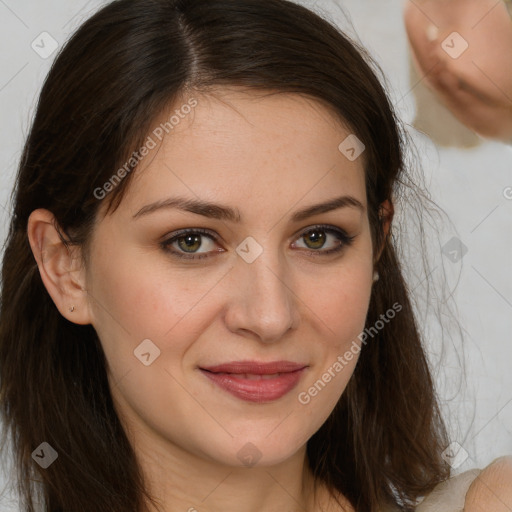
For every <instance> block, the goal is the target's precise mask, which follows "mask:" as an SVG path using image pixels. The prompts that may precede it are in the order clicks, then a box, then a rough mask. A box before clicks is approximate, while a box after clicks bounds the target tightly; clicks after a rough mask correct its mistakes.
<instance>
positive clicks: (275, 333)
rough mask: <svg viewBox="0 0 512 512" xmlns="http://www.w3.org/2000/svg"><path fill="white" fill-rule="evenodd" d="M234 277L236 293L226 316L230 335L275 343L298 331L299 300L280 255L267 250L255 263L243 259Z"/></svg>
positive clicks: (238, 264)
mask: <svg viewBox="0 0 512 512" xmlns="http://www.w3.org/2000/svg"><path fill="white" fill-rule="evenodd" d="M230 274H231V279H232V290H233V292H232V294H231V298H230V301H229V306H228V308H227V311H226V314H225V322H226V325H227V327H228V328H229V330H230V331H232V332H235V333H238V334H242V333H243V335H244V336H248V335H250V336H253V337H255V338H257V339H259V340H260V341H262V342H264V343H272V342H274V341H278V340H280V339H282V338H283V337H284V336H285V335H286V334H287V332H288V331H289V330H292V329H296V328H297V326H298V324H299V321H300V316H299V311H298V308H297V304H298V297H297V295H296V292H295V290H294V283H293V282H292V280H291V278H290V272H289V271H288V270H287V268H286V263H285V262H284V261H283V260H282V259H281V260H280V258H279V256H278V254H277V251H276V252H274V253H271V251H270V250H264V251H263V252H262V254H260V255H259V256H258V257H257V258H256V259H255V260H254V261H253V262H252V263H248V262H247V261H245V260H244V259H243V258H240V257H239V258H237V261H236V263H235V268H234V269H233V270H232V271H231V273H230Z"/></svg>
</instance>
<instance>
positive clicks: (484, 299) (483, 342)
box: [0, 0, 512, 512]
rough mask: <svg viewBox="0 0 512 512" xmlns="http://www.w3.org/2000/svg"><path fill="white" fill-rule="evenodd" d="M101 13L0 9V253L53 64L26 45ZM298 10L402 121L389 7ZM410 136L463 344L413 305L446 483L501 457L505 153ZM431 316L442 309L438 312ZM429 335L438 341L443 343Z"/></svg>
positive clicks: (507, 355)
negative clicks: (445, 431) (443, 425)
mask: <svg viewBox="0 0 512 512" xmlns="http://www.w3.org/2000/svg"><path fill="white" fill-rule="evenodd" d="M105 3H106V2H102V1H99V0H91V1H88V2H87V1H86V0H46V1H44V2H41V1H40V0H0V40H1V48H2V51H1V66H0V109H1V110H0V111H1V120H0V138H1V141H2V144H1V145H0V168H1V174H0V176H1V179H0V238H1V240H2V244H3V242H4V240H5V236H6V232H7V225H8V219H9V212H10V208H11V205H10V202H9V195H10V191H11V188H12V185H13V179H14V175H15V172H16V169H17V165H18V163H19V158H20V153H21V148H22V144H23V141H24V138H25V137H26V134H27V132H28V129H29V126H30V122H31V118H32V115H33V112H34V108H35V105H36V100H37V95H38V93H39V90H40V87H41V85H42V82H43V79H44V77H45V75H46V73H47V72H48V70H49V67H50V65H51V62H52V59H53V58H54V57H55V53H53V54H52V55H50V56H49V57H47V58H43V57H41V56H40V55H39V54H38V53H36V51H34V49H33V47H32V43H33V41H34V40H36V41H37V40H40V39H38V38H40V37H47V36H41V34H42V33H43V32H47V33H48V34H50V35H51V37H52V38H53V39H55V41H56V42H57V44H58V45H59V47H60V46H61V45H62V44H63V42H64V41H66V39H67V38H68V37H69V35H70V34H71V32H72V31H73V30H74V29H76V28H77V27H78V25H79V24H80V23H81V22H82V21H84V20H85V19H86V18H87V17H89V16H90V14H92V12H94V11H95V10H97V8H98V7H99V6H101V5H104V4H105ZM301 3H303V4H304V5H307V6H310V7H312V8H314V9H316V10H317V11H320V12H324V13H325V15H326V16H329V17H330V18H331V19H332V20H333V21H335V22H336V23H338V24H339V25H340V26H341V27H342V28H344V29H345V30H346V31H347V32H348V33H349V34H350V35H352V36H354V37H357V38H359V40H360V41H361V42H362V43H363V44H364V45H365V46H366V48H367V49H368V50H369V51H370V53H371V54H372V55H373V57H374V58H375V59H376V60H377V62H378V63H379V64H380V66H381V67H382V69H383V71H384V73H385V75H386V77H387V80H388V90H389V94H390V95H391V98H392V101H393V103H394V105H395V107H396V109H397V111H398V113H399V115H400V117H401V119H402V120H403V121H404V123H406V124H408V123H411V122H412V120H413V118H414V113H415V103H414V94H413V93H412V89H413V86H412V85H411V83H410V80H409V59H408V49H407V40H406V36H405V31H404V27H403V22H402V17H401V12H402V2H401V0H339V1H338V2H336V1H334V0H332V1H331V0H316V1H313V0H311V1H306V0H303V1H301ZM346 15H348V17H349V19H347V18H346ZM411 134H412V136H413V138H414V140H415V143H416V146H417V148H418V151H417V153H418V155H419V159H420V162H419V163H420V164H421V166H422V168H423V173H424V176H425V182H426V184H427V186H428V190H429V191H430V193H431V194H432V198H433V199H434V200H435V201H436V203H437V204H438V205H439V206H440V207H442V208H443V209H444V211H445V212H446V213H447V214H448V215H449V219H450V221H451V222H448V223H445V224H443V223H440V224H439V225H436V226H435V227H436V229H437V232H433V231H432V230H427V234H428V237H429V239H430V247H431V256H430V258H431V260H430V263H429V266H428V269H427V270H428V273H429V274H431V277H432V278H433V279H434V280H435V281H436V282H437V283H441V284H443V283H444V284H445V285H446V288H447V290H448V293H449V294H451V296H452V300H453V302H454V305H455V306H456V308H457V310H458V311H457V315H458V320H459V324H460V326H461V328H462V331H463V336H464V338H463V340H461V339H459V338H458V337H457V336H456V330H452V331H450V330H448V331H441V329H440V328H439V327H438V326H437V324H436V319H435V317H434V316H432V314H430V313H428V312H427V313H425V314H423V313H421V304H423V303H422V299H421V298H418V304H419V306H418V307H419V310H418V311H419V316H420V320H421V323H422V329H423V330H424V332H425V335H426V343H427V348H428V350H429V357H430V358H431V362H432V366H433V369H434V374H435V376H436V381H437V383H438V388H439V395H440V398H441V402H442V406H443V412H444V413H445V415H446V418H447V422H448V424H449V427H450V432H451V438H452V441H453V442H456V443H458V445H456V446H459V445H460V446H462V448H463V449H464V450H465V453H467V457H466V459H465V460H464V462H463V463H462V464H460V465H457V467H456V468H454V469H455V473H458V472H461V471H465V470H467V469H470V468H472V467H483V466H485V465H487V464H489V463H490V462H491V461H492V460H493V459H494V458H496V457H498V456H500V455H504V454H512V371H511V363H512V336H511V333H512V270H511V262H512V200H511V199H507V197H506V196H507V194H505V193H504V191H505V190H507V187H511V186H512V147H508V146H506V145H504V144H500V143H495V142H489V141H482V143H481V144H480V145H479V146H478V147H476V148H473V149H466V150H463V149H457V148H439V147H436V146H435V145H434V144H433V143H432V142H431V141H430V139H429V138H428V137H426V136H424V135H420V134H418V133H414V131H413V130H411ZM508 197H510V194H509V195H508ZM407 217H408V215H405V214H404V213H403V212H402V213H401V212H398V216H397V220H396V222H397V224H400V223H402V222H403V223H404V225H406V220H407ZM454 237H455V238H456V247H461V245H460V244H461V243H462V244H464V246H465V248H466V251H465V253H464V255H463V257H462V258H460V259H459V260H458V261H456V262H454V261H451V260H450V258H449V257H448V256H449V254H447V253H448V252H449V251H447V250H446V249H445V250H444V251H443V247H444V246H445V244H446V243H448V242H449V241H450V240H451V239H452V238H454ZM459 241H460V242H459ZM451 243H452V244H453V243H454V242H453V241H452V242H451ZM410 244H411V246H410V247H407V250H406V252H407V253H410V254H411V260H412V261H409V262H408V263H407V265H408V267H407V268H409V269H411V270H410V271H409V274H408V275H409V276H410V281H412V282H411V283H410V287H411V289H413V290H416V292H418V293H420V292H421V291H422V290H423V289H424V286H423V285H422V283H423V281H422V280H421V277H418V276H420V274H419V273H418V272H416V270H415V265H418V261H419V260H420V259H421V251H416V253H415V252H414V247H413V246H414V238H411V241H410ZM457 244H458V245H457ZM447 247H450V246H449V245H448V246H447ZM455 259H457V258H455ZM418 268H419V266H418ZM414 279H418V281H417V282H414ZM434 298H435V297H434ZM437 306H439V307H440V309H441V310H443V308H444V306H443V304H442V303H438V304H437ZM433 307H434V308H435V307H436V305H434V306H433ZM432 310H433V309H432V308H431V311H432ZM441 332H445V336H444V337H441ZM447 333H448V334H447ZM34 448H35V447H34ZM3 462H4V464H5V466H6V469H5V472H6V475H5V476H4V480H3V481H1V480H0V484H1V487H0V490H3V492H2V493H0V497H1V500H0V512H15V511H17V510H18V508H17V506H16V500H15V498H13V496H12V494H10V492H9V488H8V485H7V475H9V474H11V469H10V468H9V466H8V461H7V460H4V461H3Z"/></svg>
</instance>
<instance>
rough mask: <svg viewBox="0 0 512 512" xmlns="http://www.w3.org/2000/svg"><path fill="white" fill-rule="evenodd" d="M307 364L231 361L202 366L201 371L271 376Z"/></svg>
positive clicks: (300, 367) (297, 368) (298, 368)
mask: <svg viewBox="0 0 512 512" xmlns="http://www.w3.org/2000/svg"><path fill="white" fill-rule="evenodd" d="M306 366H307V364H303V363H294V362H293V361H270V362H268V363H264V362H259V361H231V362H230V363H223V364H217V365H215V366H202V367H201V369H202V370H207V371H209V372H213V373H240V374H246V373H249V374H251V375H271V374H273V373H289V372H294V371H297V370H301V369H302V368H305V367H306Z"/></svg>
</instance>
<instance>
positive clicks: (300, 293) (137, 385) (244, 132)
mask: <svg viewBox="0 0 512 512" xmlns="http://www.w3.org/2000/svg"><path fill="white" fill-rule="evenodd" d="M194 97H195V98H196V99H197V100H198V105H197V107H196V108H195V109H194V111H193V114H190V115H189V116H187V117H185V118H184V119H182V120H181V121H180V123H179V124H178V125H177V126H176V127H175V128H174V129H173V131H172V136H169V137H166V138H164V140H163V142H162V143H161V144H159V146H158V148H156V149H154V150H152V151H151V153H150V155H148V156H147V157H146V158H145V159H144V160H143V162H142V164H141V168H140V169H138V170H137V172H136V174H135V176H134V181H133V182H132V183H131V184H130V187H129V188H128V191H127V194H126V195H125V197H124V198H123V201H122V202H121V205H120V207H119V208H118V210H117V211H116V212H115V213H114V214H113V215H110V216H107V217H105V218H103V216H100V217H99V219H100V220H98V222H97V224H96V226H95V228H94V233H93V239H92V244H91V253H90V260H89V265H88V267H87V268H85V267H83V266H82V265H81V264H80V253H79V250H78V249H76V248H73V249H70V250H69V251H68V250H67V249H66V248H65V247H64V246H63V245H62V244H61V242H60V240H59V238H58V235H57V232H56V230H55V227H54V225H53V224H52V219H53V216H52V214H51V212H49V211H47V210H42V209H40V210H35V211H34V212H33V213H32V214H31V216H30V219H29V223H28V235H29V240H30V244H31V247H32V250H33V252H34V255H35V257H36V260H37V262H38V266H39V270H40V273H41V277H42V280H43V282H44V284H45V286H46V288H47V290H48V292H49V294H50V295H51V297H52V299H53V300H54V302H55V304H56V306H57V308H58V309H59V311H60V312H61V314H62V315H63V316H65V317H66V318H67V319H68V320H70V321H72V322H75V323H77V324H92V325H93V326H94V328H95V330H96V332H97V333H98V335H99V338H100V340H101V343H102V346H103V349H104V351H105V354H106V358H107V361H108V366H109V381H110V383H111V390H112V395H113V398H114V402H115V405H116V411H117V412H118V414H119V416H120V418H121V421H122V423H123V425H124V426H125V429H126V430H127V433H128V435H129V438H130V440H131V442H132V444H133V446H134V448H135V451H136V454H137V457H138V459H139V461H140V464H141V466H142V468H143V472H144V474H145V476H146V478H147V482H148V487H149V489H150V490H151V491H152V492H153V493H154V494H155V495H156V496H157V497H158V498H159V499H160V500H161V502H162V504H163V508H162V510H164V511H169V512H170V511H171V510H172V511H176V510H183V511H188V510H190V512H192V510H194V509H196V510H208V511H212V512H213V511H215V512H220V511H224V510H244V511H246V512H257V511H261V510H265V511H271V512H274V511H275V512H277V511H283V510H286V511H299V510H304V509H306V510H320V507H321V506H323V507H324V510H327V511H334V510H340V509H339V507H338V506H336V505H335V504H333V503H329V504H328V503H327V501H328V500H327V494H326V492H325V489H324V488H323V487H321V486H319V487H318V493H319V499H318V501H316V502H315V501H314V500H313V495H312V492H311V491H312V489H313V481H312V476H311V474H310V471H309V469H308V467H307V464H306V463H305V453H306V442H307V440H308V439H309V438H310V437H311V436H312V435H313V434H314V433H315V432H316V431H317V430H318V428H319V427H320V426H321V425H322V424H323V423H324V421H325V420H326V418H327V417H328V416H329V414H330V413H331V411H332V409H333V407H334V405H335V404H336V402H337V401H338V399H339V398H340V396H341V394H342V393H343V391H344V389H345V387H346V385H347V382H348V380H349V378H350V376H351V375H352V373H353V370H354V367H355V364H356V362H357V356H355V357H354V358H353V359H352V360H351V361H349V362H348V364H347V365H346V366H345V367H344V368H343V370H342V371H340V372H339V373H337V374H336V377H335V378H333V379H332V380H331V381H330V382H329V383H328V384H327V385H326V386H325V387H324V388H323V389H322V390H321V392H319V393H318V394H317V395H316V396H314V397H312V398H311V401H310V402H309V403H308V404H306V405H304V404H302V403H300V402H299V400H298V393H299V392H301V391H304V390H307V389H308V388H310V387H311V386H312V385H313V384H314V383H315V382H316V381H317V380H318V379H320V378H322V375H323V374H324V373H325V372H326V370H327V369H328V368H329V367H331V366H332V365H333V363H334V362H335V361H336V360H337V357H338V356H339V355H343V354H344V353H345V352H346V351H347V350H348V349H349V348H350V346H351V344H352V342H353V341H354V340H356V341H357V342H358V340H357V336H358V334H359V333H360V332H361V331H362V330H363V329H364V324H365V317H366V313H367V310H368V305H369V300H370V294H371V288H372V275H373V270H374V261H375V259H376V258H377V257H378V254H377V252H378V251H376V250H375V249H374V248H373V247H372V241H371V237H370V226H369V221H368V216H367V210H366V208H367V202H366V191H365V181H364V171H363V165H364V163H363V158H364V153H363V156H361V157H359V158H357V159H356V160H355V161H349V160H348V159H347V158H345V156H344V155H343V154H342V153H341V152H340V151H339V150H338V145H339V144H340V142H342V141H343V140H344V139H345V138H346V137H347V135H349V134H350V133H351V132H350V130H348V129H347V128H346V127H344V126H342V125H341V124H340V123H339V122H337V121H336V120H335V118H334V117H333V116H332V115H331V113H329V112H328V111H327V110H326V109H325V107H323V106H321V105H320V104H319V103H316V102H314V101H312V100H307V99H305V98H302V97H300V96H297V95H292V94H288V95H274V96H268V95H267V96H262V95H261V94H257V93H255V92H246V91H243V90H236V89H235V90H228V89H224V90H221V91H218V92H217V93H216V94H213V93H212V94H210V95H208V96H200V95H196V96H194ZM183 103H185V100H184V101H183ZM174 107H176V106H174ZM167 117H168V114H167V113H166V114H165V115H162V119H166V118H167ZM159 122H160V120H157V122H156V123H155V125H157V124H158V123H159ZM175 195H180V196H184V197H187V198H190V199H197V198H201V199H203V200H209V201H213V202H215V203H222V204H225V205H229V206H231V207H233V208H237V209H238V210H239V212H240V215H241V217H242V222H240V223H239V224H238V223H234V222H231V221H229V220H218V219H212V218H206V217H204V216H202V215H198V214H194V213H190V212H184V211H180V210H177V209H161V210H158V211H156V212H154V213H151V214H148V215H143V216H141V217H139V218H137V219H133V215H134V214H135V213H136V212H137V211H139V210H140V209H141V208H142V207H144V206H145V205H148V204H149V203H152V202H154V201H157V200H160V199H165V198H168V197H170V196H175ZM340 195H351V196H353V197H354V198H356V199H357V200H358V201H360V202H361V204H362V205H363V209H362V210H359V209H357V208H355V207H351V206H347V207H343V208H339V209H336V210H333V211H330V212H326V213H320V214H316V215H315V216H312V217H309V218H307V219H304V220H302V221H300V222H292V221H291V220H290V217H291V215H292V214H293V213H294V212H296V211H297V210H299V209H302V208H304V207H306V206H309V205H313V204H317V203H321V202H325V201H327V200H329V199H332V198H334V197H337V196H340ZM104 206H105V205H102V208H103V207H104ZM383 206H384V212H385V231H386V232H387V230H388V229H389V225H390V222H391V219H392V207H391V205H390V204H389V203H388V202H386V203H385V204H384V205H383ZM315 224H328V225H330V226H333V227H338V228H340V229H343V230H346V231H347V233H348V235H350V236H355V239H354V241H353V243H352V244H351V245H348V246H346V247H345V248H344V249H343V250H342V251H341V252H340V253H338V254H334V255H327V256H322V255H320V254H319V253H320V252H321V251H325V250H326V249H329V248H333V247H336V246H338V245H339V242H338V239H337V238H336V236H335V235H333V234H329V233H328V232H322V231H320V233H324V234H325V235H326V236H327V238H326V240H325V244H324V245H323V246H321V245H320V244H318V243H317V244H316V245H315V244H314V241H311V240H309V241H308V240H304V238H303V237H302V235H303V234H304V233H306V232H307V231H308V230H309V229H311V226H313V225H315ZM183 228H204V229H208V230H210V231H211V232H212V234H213V235H218V237H219V241H218V242H216V241H214V240H210V239H209V238H208V237H204V238H202V239H201V243H202V245H201V246H200V247H198V245H199V244H197V245H196V246H194V250H195V251H196V253H203V254H205V253H209V255H210V257H208V258H204V259H199V260H196V261H194V260H189V259H180V258H179V257H176V256H172V255H171V254H170V253H168V252H165V250H164V249H163V248H162V247H161V246H160V244H159V242H160V241H162V240H163V239H164V238H167V239H168V238H170V235H172V234H173V233H174V232H176V231H177V230H178V229H183ZM248 236H251V237H253V238H254V239H255V240H256V241H257V242H258V244H260V246H261V247H262V248H263V252H262V254H261V255H260V256H258V257H257V258H256V260H255V261H254V262H252V263H250V264H249V263H247V262H246V261H245V260H244V259H243V258H241V257H240V256H239V255H238V254H237V252H236V251H235V249H236V248H237V246H238V245H239V244H240V243H241V242H242V241H244V239H245V238H246V237H248ZM307 244H309V246H308V245H307ZM172 247H173V248H174V249H175V250H176V251H180V247H181V253H184V250H183V247H185V245H184V244H182V245H181V246H180V245H178V243H177V242H175V243H174V244H173V246H172ZM185 248H186V247H185ZM308 249H309V250H310V251H316V253H314V254H308V253H307V251H308ZM216 250H218V252H214V251H216ZM185 254H186V253H185ZM71 305H74V306H75V311H73V312H70V311H69V307H70V306H71ZM144 339H150V340H152V342H153V343H154V344H155V345H156V346H158V348H159V349H160V351H161V353H160V356H159V357H158V358H157V359H155V360H154V362H152V363H151V364H150V365H149V366H145V365H144V364H142V363H141V361H140V360H139V359H138V358H137V357H135V356H134V350H135V349H136V348H137V347H138V345H139V344H140V343H141V341H142V340H144ZM358 343H359V342H358ZM241 359H251V360H262V361H272V360H280V359H285V360H291V361H295V362H301V363H305V364H307V365H309V366H308V368H307V370H306V371H305V373H304V374H303V376H302V379H301V381H300V383H299V385H298V386H297V388H295V389H294V390H293V391H291V392H290V393H288V394H287V395H285V396H283V397H282V398H280V399H278V400H275V401H273V402H267V403H262V404H258V403H252V402H246V401H243V400H240V399H239V398H236V397H234V396H232V395H230V394H228V393H227V392H225V391H224V390H222V389H220V388H219V387H217V386H216V385H215V384H213V383H212V382H211V381H210V380H209V379H207V378H206V377H205V376H204V375H203V374H202V373H201V372H200V371H199V370H198V366H205V365H210V364H216V363H221V362H228V361H232V360H241ZM247 443H252V444H253V445H254V446H255V447H257V450H258V451H259V453H260V454H261V458H260V459H259V461H258V463H257V464H256V465H254V466H253V467H248V466H246V465H244V463H243V462H242V461H241V460H240V459H239V457H238V456H237V454H238V452H239V451H240V450H241V449H243V447H244V446H245V445H246V444H247ZM339 498H340V499H341V502H342V503H344V504H345V506H346V510H351V507H349V506H348V503H347V502H346V500H344V499H343V497H342V496H339Z"/></svg>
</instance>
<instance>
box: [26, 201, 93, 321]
mask: <svg viewBox="0 0 512 512" xmlns="http://www.w3.org/2000/svg"><path fill="white" fill-rule="evenodd" d="M56 226H57V222H56V220H55V217H54V216H53V214H52V213H51V212H50V211H48V210H45V209H42V208H39V209H37V210H34V211H33V212H32V213H31V214H30V216H29V219H28V223H27V236H28V239H29V243H30V247H31V249H32V253H33V255H34V258H35V260H36V262H37V266H38V268H39V274H40V275H41V280H42V281H43V284H44V286H45V287H46V290H47V291H48V293H49V295H50V296H51V298H52V300H53V302H54V303H55V306H56V307H57V309H58V310H59V312H60V313H61V315H62V316H64V317H65V318H66V319H68V320H69V321H70V322H73V323H76V324H80V325H87V324H90V323H92V322H91V318H90V310H89V307H88V301H87V291H86V289H85V281H84V278H85V272H84V270H83V268H82V266H81V263H80V251H79V248H77V247H74V246H66V244H65V243H64V242H63V241H62V239H61V236H60V235H59V232H58V230H57V228H56Z"/></svg>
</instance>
